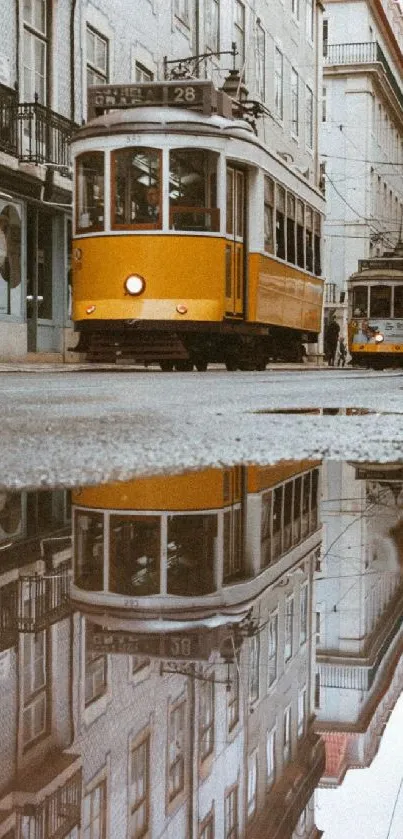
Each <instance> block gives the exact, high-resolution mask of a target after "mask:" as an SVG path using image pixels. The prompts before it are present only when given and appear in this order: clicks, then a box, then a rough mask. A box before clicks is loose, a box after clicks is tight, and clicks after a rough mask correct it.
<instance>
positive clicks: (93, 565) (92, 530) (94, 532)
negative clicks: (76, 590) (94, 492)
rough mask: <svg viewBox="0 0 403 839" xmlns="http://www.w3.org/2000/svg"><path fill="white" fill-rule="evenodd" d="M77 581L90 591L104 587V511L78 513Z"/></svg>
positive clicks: (76, 527)
mask: <svg viewBox="0 0 403 839" xmlns="http://www.w3.org/2000/svg"><path fill="white" fill-rule="evenodd" d="M74 576H75V583H76V585H77V586H79V587H80V588H84V589H87V590H88V591H102V590H103V587H104V518H103V515H102V513H91V512H85V513H78V512H77V513H76V518H75V575H74Z"/></svg>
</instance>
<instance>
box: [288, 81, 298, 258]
mask: <svg viewBox="0 0 403 839" xmlns="http://www.w3.org/2000/svg"><path fill="white" fill-rule="evenodd" d="M291 131H292V133H293V134H295V135H296V137H298V134H299V77H298V73H297V71H296V70H294V67H291ZM289 261H290V260H289Z"/></svg>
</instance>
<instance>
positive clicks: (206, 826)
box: [199, 810, 214, 839]
mask: <svg viewBox="0 0 403 839" xmlns="http://www.w3.org/2000/svg"><path fill="white" fill-rule="evenodd" d="M199 839H214V813H213V811H212V810H211V811H210V813H208V815H207V816H206V818H205V819H203V821H202V823H201V825H200V829H199Z"/></svg>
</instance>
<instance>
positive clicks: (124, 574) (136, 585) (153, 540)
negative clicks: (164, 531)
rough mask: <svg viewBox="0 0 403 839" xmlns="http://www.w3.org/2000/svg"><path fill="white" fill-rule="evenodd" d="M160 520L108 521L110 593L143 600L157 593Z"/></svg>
mask: <svg viewBox="0 0 403 839" xmlns="http://www.w3.org/2000/svg"><path fill="white" fill-rule="evenodd" d="M160 527H161V525H160V518H159V517H158V516H119V515H113V516H111V518H110V559H109V573H110V581H109V588H110V591H114V592H116V593H117V594H128V595H133V596H137V595H139V596H145V595H150V594H159V591H160V553H161V547H160V544H161V537H160Z"/></svg>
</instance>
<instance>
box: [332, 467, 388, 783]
mask: <svg viewBox="0 0 403 839" xmlns="http://www.w3.org/2000/svg"><path fill="white" fill-rule="evenodd" d="M322 486H323V499H322V501H323V513H322V520H323V525H324V541H323V548H324V553H323V556H322V558H321V560H320V564H319V566H318V573H317V584H316V585H317V587H316V597H317V605H316V639H317V674H316V690H315V699H316V714H317V722H316V730H317V731H318V732H320V733H321V734H322V735H323V737H324V739H325V742H326V759H327V763H326V772H325V774H324V776H323V778H322V784H325V785H329V786H330V785H334V784H338V783H340V782H341V780H342V778H343V777H344V774H345V772H346V770H347V769H348V768H350V767H355V766H368V765H369V763H370V762H371V761H372V759H373V757H374V754H375V753H376V751H377V749H378V745H379V740H380V734H381V733H382V731H383V728H384V725H385V721H386V719H387V717H388V714H389V713H390V710H391V709H392V708H393V705H394V703H395V701H396V699H397V697H398V695H399V693H400V691H401V687H402V676H403V659H402V652H403V635H402V632H403V630H402V628H401V614H402V606H403V586H402V582H401V564H402V551H401V544H400V540H399V534H400V531H401V524H400V519H399V500H400V496H401V491H402V487H403V481H402V470H401V466H400V465H398V466H396V467H395V466H393V465H381V466H379V465H373V464H356V465H353V464H352V465H348V464H336V463H328V464H327V466H324V469H323V481H322Z"/></svg>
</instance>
